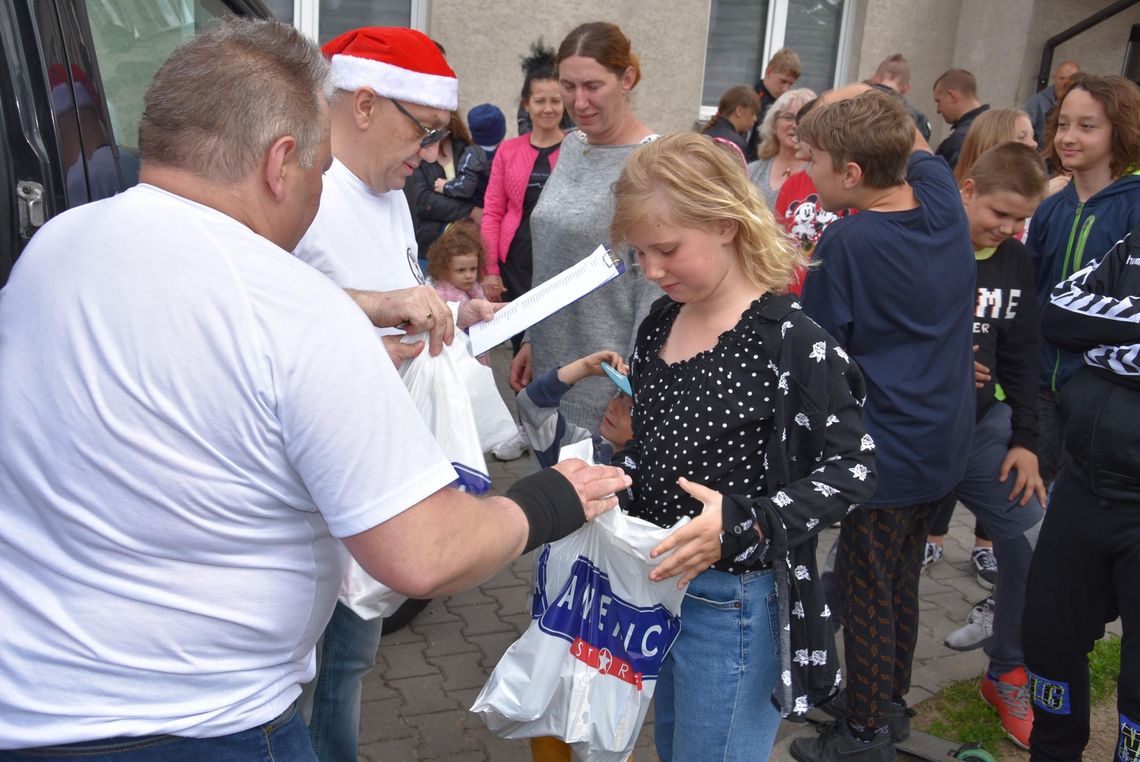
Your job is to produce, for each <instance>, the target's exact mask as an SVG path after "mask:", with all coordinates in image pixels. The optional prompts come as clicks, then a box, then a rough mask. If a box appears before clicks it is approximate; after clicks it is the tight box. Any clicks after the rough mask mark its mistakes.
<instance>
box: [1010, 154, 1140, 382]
mask: <svg viewBox="0 0 1140 762" xmlns="http://www.w3.org/2000/svg"><path fill="white" fill-rule="evenodd" d="M1137 224H1140V171H1136V172H1132V173H1130V174H1126V175H1125V176H1124V177H1121V178H1120V179H1119V180H1117V181H1116V182H1114V183H1113V184H1112V185H1110V186H1108V187H1107V188H1105V189H1104V190H1102V191H1101V192H1100V193H1096V194H1094V195H1093V196H1092V197H1091V198H1089V199H1088V200H1087V201H1085V202H1083V203H1082V202H1081V201H1080V200H1079V199H1078V198H1077V190H1076V188H1074V187H1073V184H1072V183H1069V185H1068V186H1066V187H1065V189H1064V190H1062V191H1060V192H1059V193H1055V194H1053V195H1052V196H1050V197H1049V198H1047V199H1045V200H1044V201H1042V202H1041V206H1039V207H1037V212H1036V213H1035V214H1034V215H1033V219H1032V220H1031V221H1030V223H1029V234H1028V236H1027V237H1026V239H1025V245H1026V246H1027V247H1028V248H1029V253H1030V254H1031V255H1032V258H1033V271H1034V272H1033V277H1034V279H1035V280H1036V282H1037V303H1038V305H1040V306H1041V307H1042V308H1044V306H1045V304H1046V303H1047V302H1048V301H1049V295H1050V293H1051V292H1052V291H1053V287H1054V286H1056V285H1057V284H1058V283H1060V282H1061V281H1063V280H1066V279H1067V278H1068V277H1069V276H1071V275H1072V274H1073V273H1075V272H1077V271H1078V270H1080V269H1082V268H1083V267H1085V265H1087V264H1089V263H1090V262H1092V261H1093V260H1096V259H1099V258H1100V257H1102V256H1104V254H1105V253H1106V252H1107V251H1108V250H1109V249H1111V248H1112V247H1113V246H1114V245H1115V244H1116V242H1117V241H1119V240H1120V239H1121V238H1123V237H1124V234H1125V233H1127V232H1128V231H1129V230H1131V229H1132V228H1134V227H1135V226H1136V225H1137ZM1040 355H1041V375H1040V384H1041V389H1046V390H1050V391H1053V392H1059V391H1060V390H1061V388H1062V387H1063V386H1064V385H1065V383H1066V382H1067V381H1068V380H1069V378H1070V377H1071V376H1072V375H1073V373H1074V372H1076V370H1077V368H1078V367H1080V364H1081V358H1080V355H1078V354H1075V353H1072V352H1068V351H1066V350H1064V349H1062V348H1061V347H1060V346H1058V345H1057V344H1056V343H1054V342H1053V341H1049V340H1048V337H1045V340H1043V341H1042V342H1041V346H1040Z"/></svg>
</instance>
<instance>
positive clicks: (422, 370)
mask: <svg viewBox="0 0 1140 762" xmlns="http://www.w3.org/2000/svg"><path fill="white" fill-rule="evenodd" d="M420 339H423V340H426V339H427V337H426V336H415V337H411V338H410V339H405V340H406V341H409V340H410V341H416V340H420ZM470 365H476V366H478V367H480V368H483V369H484V370H489V369H487V368H486V367H485V366H483V365H481V364H480V363H479V362H478V361H476V360H475V358H474V357H472V356H471V352H470V350H469V349H468V347H467V346H466V345H464V344H463V343H462V342H460V341H456V342H454V343H452V344H451V345H450V346H448V345H446V344H445V345H444V347H443V351H442V352H440V353H439V354H438V355H436V356H434V357H432V356H431V354H429V353H428V350H427V347H425V348H424V350H423V351H422V352H420V353H419V354H418V355H416V356H415V357H413V358H412V359H411V360H408V361H406V362H405V363H404V364H403V366H402V367H401V368H400V378H402V379H403V381H404V386H406V387H407V389H408V394H410V395H411V397H412V401H413V402H414V403H416V408H418V409H419V411H420V416H421V417H422V418H423V420H424V423H426V424H427V427H428V429H430V430H431V433H432V436H433V437H434V438H435V441H436V442H437V443H438V444H439V446H440V448H441V449H442V450H443V454H444V455H446V456H447V459H448V460H450V461H451V466H452V467H453V468H454V469H455V473H456V474H458V476H459V480H458V482H457V483H456V484H454V485H453V486H455V487H458V488H460V489H463V490H466V491H467V492H474V493H475V494H482V493H484V492H486V491H487V490H489V489H490V488H491V477H490V475H489V474H488V472H487V461H486V459H485V458H484V457H483V453H484V452H485V451H486V449H489V448H486V449H485V448H484V447H483V443H482V442H481V440H480V438H479V429H478V427H477V426H476V425H475V411H474V406H473V405H472V400H471V397H470V396H469V394H468V388H467V383H468V378H469V377H470V376H471V372H470ZM492 383H493V382H492ZM496 395H497V393H496ZM499 404H500V405H502V404H503V401H502V400H501V399H500V400H499ZM504 409H505V407H504ZM509 415H510V414H509V413H508V417H509ZM514 431H515V429H514V425H513V424H512V425H511V433H512V434H513V433H514ZM500 441H502V440H500ZM494 444H498V442H496V443H494ZM491 446H494V445H491Z"/></svg>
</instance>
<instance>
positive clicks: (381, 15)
mask: <svg viewBox="0 0 1140 762" xmlns="http://www.w3.org/2000/svg"><path fill="white" fill-rule="evenodd" d="M266 5H268V6H269V10H271V11H273V15H274V16H275V17H276V18H277V19H279V20H281V21H285V22H288V23H290V24H293V26H295V27H297V28H298V29H300V30H301V31H302V32H304V33H305V34H307V35H309V36H310V37H312V38H314V39H316V40H317V42H318V43H320V44H321V45H324V44H325V43H326V42H328V41H329V40H331V39H333V38H334V37H336V36H338V35H341V34H344V33H345V32H347V31H348V30H350V29H356V28H357V27H361V26H410V27H413V28H416V29H424V28H425V27H426V26H427V24H426V13H427V8H426V0H268V1H267V2H266Z"/></svg>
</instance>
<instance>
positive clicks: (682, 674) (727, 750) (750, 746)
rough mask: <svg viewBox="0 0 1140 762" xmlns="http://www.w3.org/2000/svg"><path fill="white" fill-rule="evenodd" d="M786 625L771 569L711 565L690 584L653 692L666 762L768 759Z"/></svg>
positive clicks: (658, 735) (660, 751)
mask: <svg viewBox="0 0 1140 762" xmlns="http://www.w3.org/2000/svg"><path fill="white" fill-rule="evenodd" d="M779 629H780V615H779V607H778V601H777V599H776V586H775V579H774V577H773V575H772V572H771V570H764V571H755V572H749V573H747V574H741V575H736V574H726V573H725V572H721V571H716V570H715V569H709V570H708V571H705V572H702V573H701V574H700V575H698V576H697V578H696V579H694V580H693V581H692V582H690V583H689V589H688V591H687V592H686V593H685V600H684V603H682V604H681V634H680V635H679V636H678V637H677V642H676V643H674V644H673V650H672V651H670V652H669V656H668V657H667V658H666V659H665V663H664V665H662V667H661V675H660V676H659V677H658V679H657V690H656V693H655V694H654V697H653V713H654V714H653V718H654V720H653V721H654V729H655V741H656V743H657V755H658V756H659V757H660V758H661V762H670V760H673V759H677V760H694V759H716V760H724V762H734V761H736V760H739V761H740V762H743V761H744V760H757V759H767V758H768V754H769V753H770V751H771V749H772V744H773V743H774V742H775V740H776V730H777V729H778V728H779V725H780V713H779V711H778V710H777V709H776V707H775V705H774V704H773V703H772V691H773V690H774V689H775V687H776V681H777V680H779V679H780V655H779V649H780V639H779Z"/></svg>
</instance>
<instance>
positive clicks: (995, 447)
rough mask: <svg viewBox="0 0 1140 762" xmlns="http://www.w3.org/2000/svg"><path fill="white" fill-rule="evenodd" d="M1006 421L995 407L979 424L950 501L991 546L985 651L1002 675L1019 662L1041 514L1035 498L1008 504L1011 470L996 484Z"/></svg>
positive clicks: (1005, 446) (1005, 447) (1004, 411)
mask: <svg viewBox="0 0 1140 762" xmlns="http://www.w3.org/2000/svg"><path fill="white" fill-rule="evenodd" d="M1010 416H1011V410H1010V407H1009V405H1007V404H1005V403H1004V402H998V403H997V404H995V405H994V406H993V407H991V408H990V409H989V410H987V411H986V414H985V415H984V416H982V420H980V421H978V425H977V426H975V427H974V438H973V440H971V444H970V459H969V461H967V465H966V475H965V476H963V477H962V481H960V482H958V485H957V486H956V487H954V496H955V497H957V498H958V500H959V501H961V503H962V505H964V506H966V507H967V508H969V509H970V511H972V512H973V514H974V515H975V516H976V517H977V518H978V520H979V521H980V522H981V523H982V524H983V525H984V526H985V528H986V531H987V532H988V533H989V535H990V539H991V540H993V543H994V556H996V558H997V564H998V581H997V588H996V591H995V592H994V599H995V608H994V637H993V640H992V641H990V643H989V645H987V646H986V655H987V656H989V657H990V666H989V671H990V673H991V674H993V675H1002V674H1005V673H1006V672H1009V671H1010V670H1011V669H1016V668H1017V667H1019V666H1021V665H1022V664H1023V662H1024V656H1023V655H1022V652H1021V612H1022V610H1023V609H1024V608H1025V589H1026V584H1027V580H1028V578H1029V561H1030V559H1031V558H1032V557H1033V548H1034V546H1035V545H1036V544H1037V533H1038V530H1039V528H1040V525H1041V519H1042V518H1043V517H1044V515H1045V510H1044V508H1042V506H1041V503H1040V502H1039V501H1038V500H1037V498H1036V497H1033V498H1031V499H1030V500H1029V502H1028V503H1026V504H1025V505H1021V504H1020V500H1021V495H1020V494H1019V495H1018V496H1017V499H1016V500H1010V499H1009V493H1010V490H1011V489H1012V488H1013V484H1014V483H1015V481H1016V478H1017V472H1016V471H1011V472H1010V474H1009V477H1008V478H1007V479H1006V480H1005V482H1004V483H1003V482H999V481H998V477H999V476H1000V475H1001V464H1002V461H1003V460H1005V456H1006V453H1008V452H1009V438H1010V436H1011V432H1012V427H1011V424H1010Z"/></svg>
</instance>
